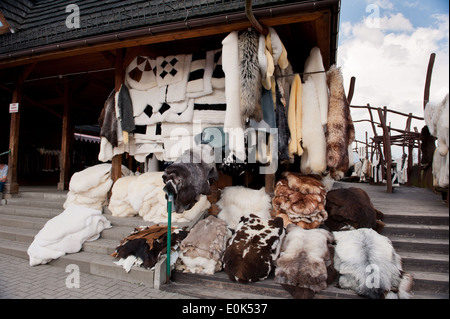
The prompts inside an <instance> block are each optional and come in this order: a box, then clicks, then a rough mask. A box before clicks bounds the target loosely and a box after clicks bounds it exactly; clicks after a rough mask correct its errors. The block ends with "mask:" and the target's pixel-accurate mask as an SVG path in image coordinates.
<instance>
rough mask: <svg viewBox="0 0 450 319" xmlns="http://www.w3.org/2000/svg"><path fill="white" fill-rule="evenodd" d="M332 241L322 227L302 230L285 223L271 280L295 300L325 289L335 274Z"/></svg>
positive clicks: (332, 238) (309, 296)
mask: <svg viewBox="0 0 450 319" xmlns="http://www.w3.org/2000/svg"><path fill="white" fill-rule="evenodd" d="M333 240H334V237H333V235H332V234H331V233H330V232H329V231H327V230H325V229H310V230H306V229H303V228H301V227H299V226H296V225H294V224H290V225H288V227H287V228H286V237H285V238H284V240H283V243H282V245H281V251H280V257H278V259H277V262H276V268H275V282H277V283H279V284H281V285H283V287H284V288H285V289H286V290H288V291H289V292H290V293H291V294H292V295H293V296H294V297H295V298H299V299H304V298H312V297H313V296H314V294H315V293H317V292H320V291H321V290H323V289H325V288H326V287H327V285H328V283H330V282H332V281H333V280H334V277H335V274H336V272H335V270H334V267H333V252H334V248H333V246H332V245H331V243H332V242H333Z"/></svg>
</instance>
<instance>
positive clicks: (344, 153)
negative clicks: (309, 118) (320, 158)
mask: <svg viewBox="0 0 450 319" xmlns="http://www.w3.org/2000/svg"><path fill="white" fill-rule="evenodd" d="M327 82H328V87H329V89H330V99H329V107H328V121H327V131H326V134H325V137H326V141H327V166H328V168H329V169H330V173H331V176H332V177H333V178H334V179H341V178H342V177H343V176H344V173H345V172H347V170H348V168H349V164H350V162H349V156H348V153H349V152H348V146H349V145H351V143H352V142H353V140H354V139H355V128H354V126H353V121H352V118H351V114H350V106H349V103H348V101H347V97H346V96H345V90H344V85H343V78H342V72H341V68H338V67H336V65H332V66H331V67H330V70H329V71H328V72H327Z"/></svg>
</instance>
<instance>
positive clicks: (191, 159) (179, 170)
mask: <svg viewBox="0 0 450 319" xmlns="http://www.w3.org/2000/svg"><path fill="white" fill-rule="evenodd" d="M210 152H212V149H211V148H210V147H209V146H208V145H201V146H199V147H197V148H193V149H189V150H187V151H186V152H185V153H183V155H181V157H180V158H179V159H177V160H176V161H175V162H174V163H173V164H172V165H170V166H168V167H167V168H166V169H165V171H164V174H163V176H162V179H163V181H164V183H165V184H166V186H165V187H164V191H165V192H166V194H172V195H173V202H174V204H175V211H176V212H177V213H179V214H181V213H183V212H184V211H185V210H188V209H191V208H192V207H193V206H194V205H195V203H197V201H198V200H199V199H200V195H202V194H203V195H209V194H211V184H213V183H214V182H215V181H217V179H218V173H217V168H216V164H215V163H214V155H213V154H212V153H210ZM211 154H212V158H211V157H210V156H211Z"/></svg>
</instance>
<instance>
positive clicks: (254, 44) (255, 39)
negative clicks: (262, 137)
mask: <svg viewBox="0 0 450 319" xmlns="http://www.w3.org/2000/svg"><path fill="white" fill-rule="evenodd" d="M258 45H259V35H258V33H257V32H256V31H255V30H253V29H251V30H249V31H245V32H243V33H241V34H240V35H239V61H240V63H239V73H240V97H241V115H242V121H243V123H245V121H246V120H247V119H254V120H255V121H257V122H259V121H261V120H262V118H263V116H262V115H263V114H262V109H261V72H260V70H259V62H258Z"/></svg>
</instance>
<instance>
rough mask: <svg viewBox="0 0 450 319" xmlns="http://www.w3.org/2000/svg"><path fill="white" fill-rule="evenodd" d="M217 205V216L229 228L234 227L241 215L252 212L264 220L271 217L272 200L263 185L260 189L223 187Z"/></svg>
mask: <svg viewBox="0 0 450 319" xmlns="http://www.w3.org/2000/svg"><path fill="white" fill-rule="evenodd" d="M217 206H218V207H219V209H220V213H219V214H218V215H217V217H219V218H220V219H222V220H224V221H225V222H226V223H227V225H228V228H230V229H236V227H237V224H238V223H239V221H240V219H241V217H242V216H246V217H248V216H249V215H250V214H253V215H256V216H258V217H260V218H261V219H264V220H269V219H270V218H271V215H270V212H271V210H272V201H271V198H270V196H269V194H267V193H266V191H265V189H264V187H263V188H261V189H260V190H254V189H251V188H246V187H244V186H229V187H225V188H224V189H223V190H222V194H221V196H220V200H219V201H218V202H217Z"/></svg>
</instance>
